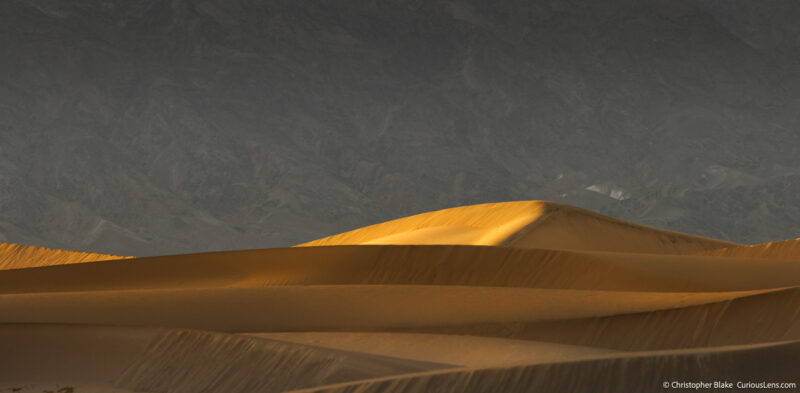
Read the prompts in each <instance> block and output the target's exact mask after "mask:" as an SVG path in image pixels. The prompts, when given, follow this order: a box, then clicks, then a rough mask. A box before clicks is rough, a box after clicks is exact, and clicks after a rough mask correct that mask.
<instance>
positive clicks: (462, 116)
mask: <svg viewBox="0 0 800 393" xmlns="http://www.w3.org/2000/svg"><path fill="white" fill-rule="evenodd" d="M798 19H800V3H797V2H795V1H790V0H785V1H778V0H765V1H758V2H756V1H742V0H731V1H722V0H718V1H717V0H697V1H688V0H687V1H684V0H674V1H667V0H664V1H641V0H636V1H634V0H629V1H623V0H598V1H587V2H572V1H566V0H550V1H516V2H495V1H488V0H483V1H479V0H453V1H416V0H409V1H398V0H387V1H382V0H372V1H366V0H354V1H346V2H341V1H340V2H322V1H306V0H282V1H258V0H204V1H188V0H173V1H165V0H142V1H134V2H131V1H123V0H108V1H100V0H97V1H90V0H84V1H75V0H73V1H58V2H55V1H45V0H7V1H2V2H0V59H2V60H0V242H13V243H25V244H31V245H38V246H47V247H62V248H64V247H65V248H72V249H83V250H87V251H96V252H103V253H114V254H120V255H155V254H164V253H179V252H189V251H206V250H224V249H237V248H263V247H276V246H288V245H293V244H297V243H301V242H306V241H310V240H313V239H315V238H319V237H323V236H326V235H330V234H334V233H338V232H343V231H346V230H350V229H354V228H357V227H361V226H365V225H369V224H374V223H377V222H380V221H385V220H388V219H392V218H397V217H401V216H407V215H411V214H414V213H420V212H424V211H430V210H435V209H440V208H444V207H450V206H458V205H465V204H473V203H482V202H493V201H501V200H529V199H540V200H552V201H556V202H560V203H567V204H571V205H577V206H580V207H584V208H588V209H591V210H595V211H599V212H601V213H604V214H608V215H611V216H614V217H618V218H622V219H626V220H629V221H633V222H636V223H640V224H645V225H654V226H659V227H663V228H667V229H672V230H677V231H682V232H688V233H692V234H698V235H703V236H710V237H715V238H719V239H723V240H728V241H733V242H738V243H758V242H762V241H766V240H773V239H785V238H794V237H798V236H800V161H799V160H798V159H797V157H798V155H800V151H799V150H800V55H798V53H800V52H799V51H798V50H799V49H800V26H799V25H797V24H796V23H795V22H796V21H797V20H798Z"/></svg>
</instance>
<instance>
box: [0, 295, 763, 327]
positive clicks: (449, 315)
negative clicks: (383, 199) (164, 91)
mask: <svg viewBox="0 0 800 393" xmlns="http://www.w3.org/2000/svg"><path fill="white" fill-rule="evenodd" d="M767 291H768V292H764V291H742V292H711V293H697V292H694V293H658V292H649V293H637V292H612V291H585V290H555V289H529V288H498V287H460V286H400V285H367V286H298V287H267V288H211V289H179V290H146V291H95V292H69V293H41V294H14V295H3V296H0V323H13V322H17V323H63V324H76V323H89V324H98V325H120V326H160V327H170V328H189V329H200V330H213V331H222V332H268V331H272V332H277V331H353V330H356V331H357V330H365V331H380V330H401V329H411V330H412V331H414V330H416V329H422V330H425V329H429V328H436V327H442V328H444V329H456V328H457V327H458V326H463V325H473V324H477V325H482V324H515V323H517V322H519V321H525V324H526V326H527V324H531V323H534V321H551V320H565V319H566V320H572V319H577V318H591V317H603V316H616V315H622V314H632V313H642V312H654V311H656V310H668V309H679V308H685V307H693V306H698V305H704V304H715V303H719V302H722V301H731V300H732V299H739V298H751V297H757V296H763V295H762V294H764V293H767V294H769V293H772V292H770V291H776V290H767ZM231 304H235V305H236V307H229V306H227V305H231ZM690 318H691V316H690ZM466 334H473V333H466ZM642 334H644V333H642ZM477 335H484V334H477ZM521 337H522V336H521ZM525 338H526V339H528V337H525ZM543 341H552V340H543Z"/></svg>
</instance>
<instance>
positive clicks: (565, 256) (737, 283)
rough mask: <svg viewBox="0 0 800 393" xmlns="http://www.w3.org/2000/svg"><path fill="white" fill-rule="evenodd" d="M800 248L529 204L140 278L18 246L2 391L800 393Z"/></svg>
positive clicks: (141, 271)
mask: <svg viewBox="0 0 800 393" xmlns="http://www.w3.org/2000/svg"><path fill="white" fill-rule="evenodd" d="M796 244H798V243H797V242H796V241H786V242H776V243H769V244H764V245H756V246H742V245H737V244H732V243H727V242H722V241H717V240H713V239H706V238H700V237H696V236H692V235H686V234H679V233H675V232H669V231H662V230H659V229H655V228H648V227H643V226H639V225H634V224H629V223H625V222H623V221H619V220H615V219H613V218H610V217H605V216H602V215H599V214H595V213H591V212H588V211H585V210H581V209H577V208H572V207H569V206H564V205H558V204H553V203H547V202H513V203H499V204H488V205H477V206H468V207H461V208H454V209H448V210H443V211H440V212H432V213H426V214H421V215H418V216H413V217H409V218H406V219H400V220H395V221H390V222H388V223H383V224H378V225H374V226H371V227H367V228H362V229H359V230H355V231H352V232H347V233H344V234H341V235H336V236H332V237H329V238H325V239H320V240H318V241H314V242H311V243H306V244H304V245H301V247H293V248H282V249H263V250H245V251H230V252H216V253H203V254H186V255H170V256H157V257H148V258H134V259H120V258H119V257H113V256H108V255H99V254H90V253H78V252H69V251H59V250H47V249H39V248H35V247H26V246H17V245H2V246H0V258H2V259H0V267H2V269H0V354H3V355H4V356H2V357H0V392H4V391H9V392H16V391H20V392H33V391H36V392H42V391H52V392H54V393H55V392H62V391H63V392H101V391H103V392H106V391H108V392H132V391H139V392H151V393H169V392H225V393H236V392H242V393H245V392H282V391H297V392H300V391H302V392H412V391H413V392H420V391H431V392H440V391H441V392H462V391H464V392H496V391H503V392H514V391H518V392H528V391H585V392H590V391H591V392H594V391H601V392H602V391H609V392H611V391H620V390H622V391H645V392H646V391H662V387H661V384H662V383H663V381H664V380H676V381H693V380H700V379H711V380H718V379H729V380H734V381H748V380H754V381H762V380H767V381H769V382H797V381H792V380H791V378H792V377H796V372H795V371H796V370H797V369H798V366H800V364H798V363H797V362H798V360H797V359H800V344H798V342H800V312H798V310H800V263H798V262H800V261H799V260H798V254H797V247H796ZM76 262H83V263H76ZM59 389H60V390H59ZM69 389H72V390H69ZM760 391H765V390H760ZM784 391H785V390H784Z"/></svg>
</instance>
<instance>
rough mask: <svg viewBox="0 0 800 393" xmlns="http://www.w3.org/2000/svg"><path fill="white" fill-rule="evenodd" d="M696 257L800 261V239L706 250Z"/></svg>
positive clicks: (698, 253)
mask: <svg viewBox="0 0 800 393" xmlns="http://www.w3.org/2000/svg"><path fill="white" fill-rule="evenodd" d="M696 255H708V256H715V257H735V258H759V259H784V260H798V261H800V239H790V240H783V241H779V242H769V243H762V244H755V245H752V246H736V247H725V248H718V249H713V250H704V251H700V252H697V253H696Z"/></svg>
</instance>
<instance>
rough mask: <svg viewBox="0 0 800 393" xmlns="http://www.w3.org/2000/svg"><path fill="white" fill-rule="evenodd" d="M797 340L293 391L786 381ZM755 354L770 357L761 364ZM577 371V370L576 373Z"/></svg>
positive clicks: (622, 387) (574, 388)
mask: <svg viewBox="0 0 800 393" xmlns="http://www.w3.org/2000/svg"><path fill="white" fill-rule="evenodd" d="M798 352H800V342H798V341H791V342H782V343H774V344H759V345H751V346H733V347H728V348H711V349H705V350H700V351H660V352H650V353H646V352H645V353H635V354H630V355H628V356H614V355H611V356H605V357H604V356H599V357H597V358H593V359H592V358H590V359H581V360H577V361H571V362H554V363H548V364H529V365H517V366H504V367H492V368H462V369H455V370H441V371H429V372H424V373H418V374H412V375H402V376H397V377H386V378H376V379H373V380H369V381H359V382H353V383H343V384H336V385H330V386H322V387H316V388H310V389H298V390H295V391H293V393H323V392H324V393H355V392H358V393H373V392H376V393H377V392H382V393H385V392H391V393H405V392H438V391H443V390H442V387H447V390H446V391H452V392H469V393H473V392H474V393H478V392H481V393H482V392H487V393H488V392H497V391H503V392H531V391H534V392H557V391H569V392H621V391H629V392H630V391H662V388H663V386H662V384H663V383H664V382H668V383H671V382H685V381H695V382H696V381H711V382H713V381H733V383H737V382H755V383H760V382H762V381H770V382H790V383H796V382H795V381H794V377H793V376H794V372H796V370H797V369H798V368H800V358H798V357H797V356H796V355H797V353H798ZM754 359H762V360H766V359H769V360H770V361H768V362H763V363H761V364H757V363H754V361H753V360H754ZM698 364H702V365H703V366H702V367H698V366H697V365H698ZM576 376H580V377H579V378H576Z"/></svg>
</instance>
